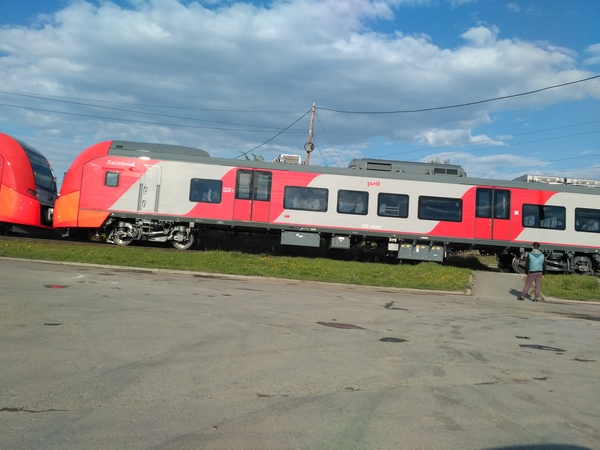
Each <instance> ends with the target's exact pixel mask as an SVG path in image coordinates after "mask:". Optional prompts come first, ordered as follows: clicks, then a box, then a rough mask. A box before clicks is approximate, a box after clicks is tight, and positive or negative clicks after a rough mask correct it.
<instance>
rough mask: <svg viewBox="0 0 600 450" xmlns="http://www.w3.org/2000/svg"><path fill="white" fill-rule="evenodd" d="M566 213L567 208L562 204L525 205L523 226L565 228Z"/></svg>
mask: <svg viewBox="0 0 600 450" xmlns="http://www.w3.org/2000/svg"><path fill="white" fill-rule="evenodd" d="M565 214H566V209H565V208H564V207H562V206H550V205H523V215H522V217H523V226H524V227H526V228H548V229H552V230H564V229H565Z"/></svg>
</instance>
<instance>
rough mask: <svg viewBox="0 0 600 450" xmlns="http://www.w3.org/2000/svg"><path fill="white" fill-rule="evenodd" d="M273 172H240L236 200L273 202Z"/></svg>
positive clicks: (238, 172) (237, 180)
mask: <svg viewBox="0 0 600 450" xmlns="http://www.w3.org/2000/svg"><path fill="white" fill-rule="evenodd" d="M271 179H272V174H271V172H259V171H256V170H238V171H237V179H236V184H235V198H237V199H240V200H262V201H266V202H268V201H270V200H271Z"/></svg>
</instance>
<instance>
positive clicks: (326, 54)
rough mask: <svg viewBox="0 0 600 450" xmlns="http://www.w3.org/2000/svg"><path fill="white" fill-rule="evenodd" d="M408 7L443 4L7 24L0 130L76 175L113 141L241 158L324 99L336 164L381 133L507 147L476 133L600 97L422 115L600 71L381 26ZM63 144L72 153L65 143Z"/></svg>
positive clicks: (466, 39) (480, 39) (331, 0)
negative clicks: (25, 138)
mask: <svg viewBox="0 0 600 450" xmlns="http://www.w3.org/2000/svg"><path fill="white" fill-rule="evenodd" d="M407 3H408V4H410V5H412V6H413V7H414V6H415V5H418V4H422V3H425V4H428V3H429V2H422V1H417V0H415V1H409V2H406V1H383V0H372V1H369V0H348V1H344V2H341V1H338V0H322V1H315V0H290V1H285V2H284V1H281V2H273V3H265V4H264V6H258V5H253V4H249V3H235V2H233V3H231V2H216V1H204V2H201V3H198V2H186V3H184V2H181V1H177V0H136V1H132V2H131V3H130V4H131V6H129V7H123V6H119V5H117V4H115V3H112V2H110V1H103V2H100V3H99V4H95V3H91V2H90V1H84V0H79V1H76V2H72V3H70V4H69V5H68V6H67V7H65V8H64V9H62V10H60V11H58V12H56V13H55V14H53V15H48V16H42V17H39V18H38V22H37V23H36V24H34V25H32V26H31V27H23V26H14V27H10V26H5V27H3V28H2V29H0V77H1V78H2V80H3V87H2V92H3V93H0V102H1V103H2V104H3V107H0V123H4V124H10V125H11V126H13V127H15V128H16V129H19V130H33V133H32V139H34V141H39V142H40V143H43V142H44V139H45V138H47V141H46V144H44V145H41V146H40V148H48V147H49V146H50V148H51V151H52V152H53V158H50V159H51V160H52V161H53V162H54V161H59V164H60V166H61V168H62V166H63V165H64V164H68V161H70V160H72V159H73V158H74V155H75V154H77V152H79V151H80V150H81V145H84V144H86V143H87V144H88V145H89V144H92V143H94V142H96V141H98V140H104V139H128V140H144V141H160V142H170V143H174V144H181V145H192V146H195V147H200V148H204V149H206V150H208V151H209V152H210V153H211V154H213V155H217V156H231V157H234V156H238V155H239V154H240V152H241V151H247V150H250V149H252V148H255V147H256V146H258V145H260V144H262V143H263V142H265V141H266V140H268V139H269V138H271V137H273V136H274V135H275V134H276V133H278V132H279V131H281V130H283V129H284V128H286V127H287V126H289V125H290V124H291V123H293V122H294V121H295V120H297V119H299V118H300V117H302V115H303V114H305V113H306V112H307V111H308V110H310V108H311V105H312V103H313V102H316V103H317V107H318V108H319V109H318V110H317V113H318V119H319V120H320V124H321V126H322V131H323V134H322V136H323V138H324V139H323V141H322V142H323V148H324V149H325V150H326V153H325V154H327V155H334V156H336V157H337V158H338V159H345V158H350V157H355V155H356V156H359V155H360V154H361V152H363V151H365V152H366V149H369V148H372V144H371V142H372V140H373V139H380V140H382V141H383V142H386V143H388V144H389V143H398V144H402V143H409V144H413V145H417V144H418V145H423V146H439V145H455V144H463V145H466V144H469V143H473V142H476V141H485V142H487V143H489V144H490V145H501V144H502V143H503V142H504V137H499V136H493V135H488V134H487V133H481V132H478V131H476V128H477V127H481V126H483V125H485V124H487V123H489V122H490V120H491V119H490V114H494V113H495V112H498V111H503V110H504V111H506V110H518V109H520V108H539V107H543V106H545V105H549V104H553V103H555V102H559V101H564V100H574V99H580V98H585V97H589V96H595V97H596V98H600V87H599V85H598V84H597V83H596V84H582V85H579V86H575V87H573V88H572V89H569V90H556V91H548V92H547V93H544V94H542V95H537V96H530V97H522V98H518V99H512V100H506V101H503V102H492V103H489V104H485V105H478V106H477V107H475V106H473V107H466V108H456V109H448V110H445V111H424V112H420V113H408V112H406V111H412V110H422V109H429V108H435V107H437V106H443V105H458V104H462V103H465V102H470V101H476V100H481V99H486V98H494V97H499V96H504V95H509V94H514V93H519V92H526V91H529V90H533V89H538V88H541V87H545V86H551V85H555V84H559V83H563V82H568V81H572V80H576V79H581V78H585V77H587V76H590V75H591V73H589V72H586V71H583V70H581V69H579V68H578V63H577V60H576V55H575V54H573V53H572V52H570V51H569V50H566V49H561V48H557V47H551V46H549V45H546V44H540V43H532V42H523V41H520V40H516V39H502V38H501V36H502V30H501V29H499V28H498V27H496V26H494V25H490V26H483V25H479V26H474V27H473V28H470V29H468V30H465V31H464V32H463V33H462V35H461V37H462V39H463V44H462V45H459V46H457V47H456V48H444V47H441V46H439V45H436V44H435V42H433V40H432V39H431V38H430V37H429V36H427V35H423V34H410V33H405V31H404V30H401V29H399V30H395V31H396V32H395V33H391V34H390V33H387V34H383V33H381V32H378V31H377V30H376V29H375V28H374V27H373V24H375V23H378V22H386V21H391V20H392V19H393V18H394V16H395V14H396V13H397V11H398V8H401V7H403V5H405V4H407ZM461 3H462V2H458V3H456V5H457V7H458V6H459V5H460V4H461ZM511 8H512V9H514V7H511ZM588 50H589V54H590V55H592V56H590V57H589V58H588V60H587V62H588V64H594V63H597V58H598V54H600V52H599V51H598V48H597V46H591V47H590V49H588ZM532 73H535V77H533V76H531V74H532ZM23 93H26V94H32V93H33V94H36V96H23V95H22V94H23ZM16 94H18V95H16ZM40 97H44V98H43V99H42V98H40ZM167 106H169V107H167ZM332 110H337V111H332ZM338 111H352V112H357V111H362V112H383V111H404V112H398V113H397V114H392V115H381V114H379V115H377V114H350V113H342V112H338ZM307 124H308V116H305V118H304V121H302V122H299V123H298V124H297V125H296V126H294V127H292V128H291V129H290V130H288V131H287V132H286V133H284V134H282V135H281V136H280V137H279V138H278V139H277V140H275V141H273V142H272V143H270V144H268V145H264V146H262V147H260V150H257V152H258V153H262V154H264V155H266V159H270V157H272V156H274V155H276V154H277V153H290V152H295V153H298V151H299V150H300V149H302V146H303V144H304V142H305V140H306V137H307V134H306V130H307ZM317 130H319V128H318V127H317ZM325 133H326V134H325ZM325 136H326V137H327V139H325ZM51 139H55V140H57V142H60V145H56V146H55V147H54V148H52V144H48V141H50V140H51ZM340 155H344V156H343V157H341V156H340ZM478 161H482V163H483V162H485V161H484V160H483V159H478Z"/></svg>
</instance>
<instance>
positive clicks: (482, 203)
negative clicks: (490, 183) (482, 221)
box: [475, 188, 510, 219]
mask: <svg viewBox="0 0 600 450" xmlns="http://www.w3.org/2000/svg"><path fill="white" fill-rule="evenodd" d="M492 214H493V217H494V219H510V191H507V190H505V189H489V188H478V189H477V194H476V197H475V217H481V218H489V219H491V218H492Z"/></svg>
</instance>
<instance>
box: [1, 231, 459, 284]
mask: <svg viewBox="0 0 600 450" xmlns="http://www.w3.org/2000/svg"><path fill="white" fill-rule="evenodd" d="M0 256H3V257H13V258H24V259H34V260H44V261H61V262H63V261H68V262H80V263H90V264H106V265H119V266H128V267H142V268H162V269H172V270H188V271H199V272H209V273H221V274H234V275H250V276H263V277H275V278H288V279H295V280H313V281H324V282H330V283H344V284H357V285H365V286H382V287H397V288H412V289H435V290H444V291H465V290H467V289H468V288H469V287H470V275H471V270H470V269H467V268H460V267H451V266H446V265H441V264H436V263H431V262H423V263H420V264H414V265H413V264H406V265H404V264H401V265H398V264H384V263H380V262H358V261H341V260H335V259H329V258H321V257H300V256H271V255H268V254H266V253H261V254H252V253H242V252H240V251H222V250H208V251H180V252H176V251H170V250H169V251H167V250H165V249H161V248H156V247H141V246H140V247H136V246H129V247H118V246H115V245H87V244H77V243H69V244H57V243H52V242H44V241H31V240H29V241H28V240H27V239H23V240H21V239H18V240H0Z"/></svg>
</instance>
